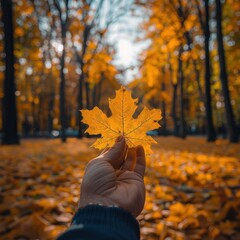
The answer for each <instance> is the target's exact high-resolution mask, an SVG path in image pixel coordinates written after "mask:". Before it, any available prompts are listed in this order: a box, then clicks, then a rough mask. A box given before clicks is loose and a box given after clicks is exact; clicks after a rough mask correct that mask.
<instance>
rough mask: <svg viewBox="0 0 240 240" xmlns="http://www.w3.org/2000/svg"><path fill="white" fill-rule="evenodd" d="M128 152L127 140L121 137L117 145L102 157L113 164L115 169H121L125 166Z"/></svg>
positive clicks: (117, 140)
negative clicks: (124, 162)
mask: <svg viewBox="0 0 240 240" xmlns="http://www.w3.org/2000/svg"><path fill="white" fill-rule="evenodd" d="M126 152H127V144H126V141H125V138H124V137H123V136H119V137H118V138H117V139H116V142H115V144H114V145H113V146H112V147H111V148H109V150H108V151H106V152H105V153H104V154H103V155H102V158H103V159H104V160H106V161H108V162H109V163H111V164H112V166H113V167H114V168H115V169H119V168H120V167H121V166H122V164H123V161H124V159H125V155H126Z"/></svg>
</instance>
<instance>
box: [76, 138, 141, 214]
mask: <svg viewBox="0 0 240 240" xmlns="http://www.w3.org/2000/svg"><path fill="white" fill-rule="evenodd" d="M125 158H126V159H125ZM145 165H146V163H145V154H144V150H143V147H141V146H138V147H136V148H128V147H127V145H126V142H125V139H124V137H119V138H118V139H117V140H116V143H115V145H114V146H113V147H112V148H110V149H108V150H106V151H104V152H103V153H102V154H101V155H100V156H98V157H97V158H95V159H93V160H91V161H90V162H89V164H88V165H87V167H86V170H85V174H84V177H83V182H82V186H81V193H80V203H79V207H85V206H86V205H88V204H91V203H92V204H102V205H104V206H112V205H117V206H119V207H121V208H123V209H125V210H127V211H129V212H131V213H132V215H133V216H135V217H137V216H138V215H139V214H140V213H141V211H142V209H143V207H144V203H145V186H144V181H143V177H144V173H145Z"/></svg>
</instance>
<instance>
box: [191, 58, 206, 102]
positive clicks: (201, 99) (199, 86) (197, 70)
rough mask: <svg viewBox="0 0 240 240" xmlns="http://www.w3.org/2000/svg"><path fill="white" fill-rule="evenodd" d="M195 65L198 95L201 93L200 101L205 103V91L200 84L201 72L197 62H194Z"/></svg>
mask: <svg viewBox="0 0 240 240" xmlns="http://www.w3.org/2000/svg"><path fill="white" fill-rule="evenodd" d="M193 65H194V72H195V74H196V81H197V86H198V93H199V99H200V101H202V102H204V95H203V90H202V87H201V84H200V70H199V69H198V67H197V61H196V60H193Z"/></svg>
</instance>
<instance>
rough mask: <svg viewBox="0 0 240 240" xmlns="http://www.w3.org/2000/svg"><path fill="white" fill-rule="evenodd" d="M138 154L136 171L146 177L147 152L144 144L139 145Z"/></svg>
mask: <svg viewBox="0 0 240 240" xmlns="http://www.w3.org/2000/svg"><path fill="white" fill-rule="evenodd" d="M136 155H137V156H136V158H137V161H136V166H135V169H134V172H136V173H138V174H139V175H140V176H142V177H144V174H145V168H146V159H145V152H144V149H143V147H142V146H137V149H136Z"/></svg>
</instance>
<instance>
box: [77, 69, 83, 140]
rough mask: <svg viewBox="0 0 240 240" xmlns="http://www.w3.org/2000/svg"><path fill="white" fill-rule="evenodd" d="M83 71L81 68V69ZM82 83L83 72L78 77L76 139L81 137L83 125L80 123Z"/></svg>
mask: <svg viewBox="0 0 240 240" xmlns="http://www.w3.org/2000/svg"><path fill="white" fill-rule="evenodd" d="M82 70H83V68H82ZM83 82H84V74H83V72H82V73H81V75H80V78H79V89H78V97H77V102H78V109H77V124H78V138H82V137H83V123H82V122H81V121H82V113H81V110H82V109H83Z"/></svg>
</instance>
